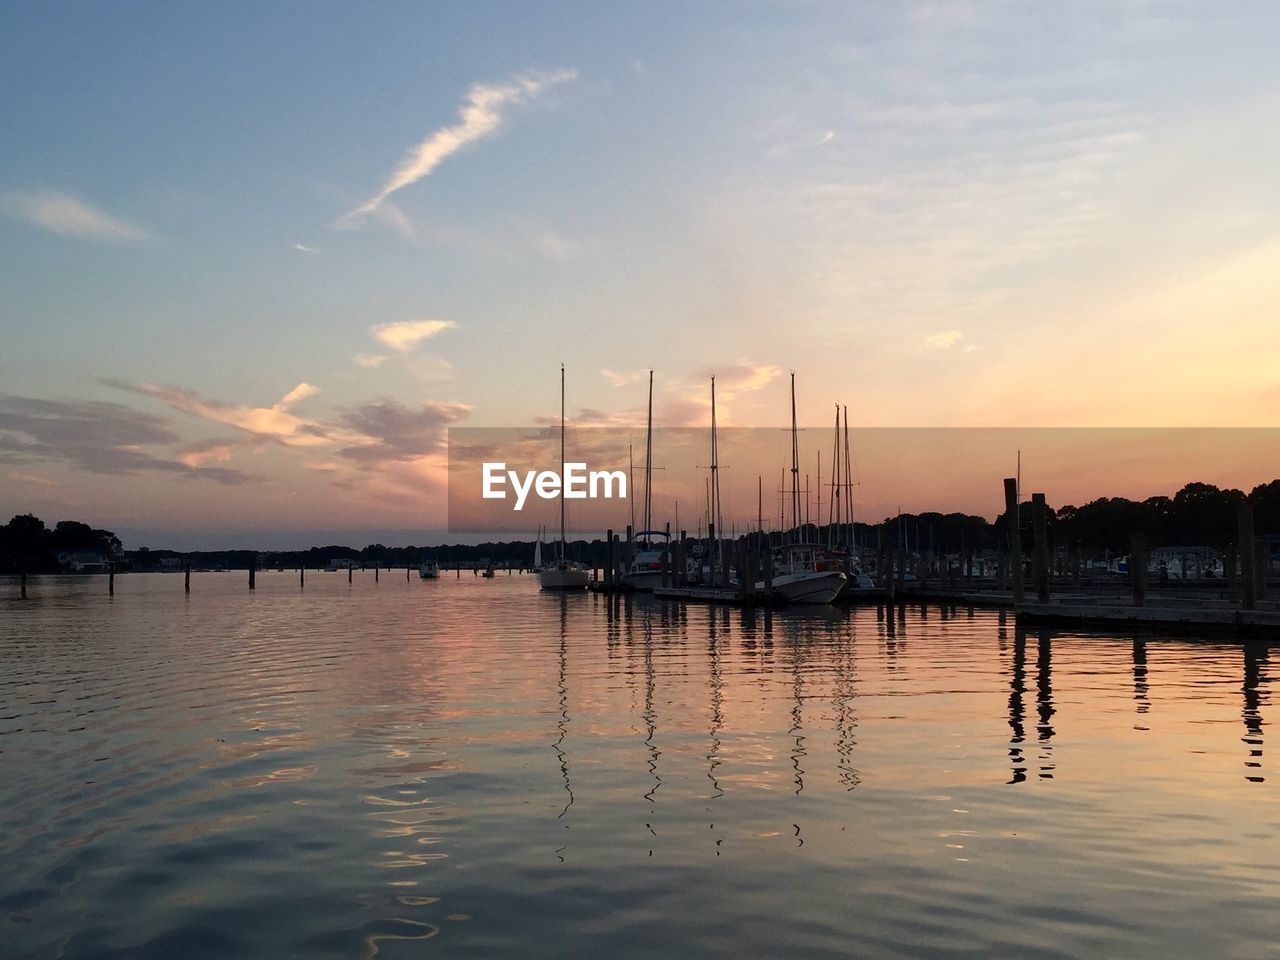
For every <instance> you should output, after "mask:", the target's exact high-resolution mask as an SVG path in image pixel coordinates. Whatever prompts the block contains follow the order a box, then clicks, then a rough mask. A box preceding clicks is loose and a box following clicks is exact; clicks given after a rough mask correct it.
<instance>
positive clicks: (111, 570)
mask: <svg viewBox="0 0 1280 960" xmlns="http://www.w3.org/2000/svg"><path fill="white" fill-rule="evenodd" d="M115 595H116V564H115V561H114V560H111V561H108V562H107V596H109V597H114V596H115Z"/></svg>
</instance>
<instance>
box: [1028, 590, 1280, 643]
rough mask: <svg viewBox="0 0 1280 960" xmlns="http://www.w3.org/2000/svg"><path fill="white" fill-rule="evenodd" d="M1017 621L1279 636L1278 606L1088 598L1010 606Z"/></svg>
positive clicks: (1257, 637) (1276, 637)
mask: <svg viewBox="0 0 1280 960" xmlns="http://www.w3.org/2000/svg"><path fill="white" fill-rule="evenodd" d="M1014 612H1015V614H1016V615H1017V618H1018V620H1019V621H1020V622H1026V623H1043V624H1049V625H1055V626H1071V627H1082V628H1095V627H1096V628H1102V629H1114V628H1116V627H1125V628H1138V629H1154V630H1168V631H1171V632H1176V633H1210V634H1214V635H1218V636H1220V635H1223V634H1228V635H1234V636H1242V637H1251V638H1256V639H1268V640H1271V639H1274V640H1280V609H1276V608H1274V607H1270V608H1268V609H1257V610H1245V609H1242V608H1241V607H1239V606H1230V605H1226V604H1211V603H1197V602H1183V603H1172V604H1161V605H1158V606H1141V607H1138V606H1133V605H1130V604H1122V603H1106V602H1099V601H1096V600H1092V601H1091V600H1089V599H1087V598H1080V599H1074V598H1073V599H1064V600H1059V601H1056V602H1049V603H1023V604H1019V605H1018V606H1016V607H1015V608H1014Z"/></svg>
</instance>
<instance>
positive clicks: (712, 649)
mask: <svg viewBox="0 0 1280 960" xmlns="http://www.w3.org/2000/svg"><path fill="white" fill-rule="evenodd" d="M707 626H708V630H707V659H708V661H709V663H710V669H711V677H710V686H711V730H710V734H711V747H710V749H709V750H708V751H707V779H708V780H710V781H711V788H712V790H714V791H715V792H714V793H713V794H712V795H711V798H710V799H712V800H716V799H718V798H720V797H723V796H724V791H723V790H722V789H720V781H719V780H717V779H716V768H717V767H718V766H720V728H721V727H723V726H724V678H723V675H722V672H721V664H720V657H721V653H720V637H719V634H718V633H717V631H716V621H715V618H714V617H712V618H710V619H709V621H708V624H707Z"/></svg>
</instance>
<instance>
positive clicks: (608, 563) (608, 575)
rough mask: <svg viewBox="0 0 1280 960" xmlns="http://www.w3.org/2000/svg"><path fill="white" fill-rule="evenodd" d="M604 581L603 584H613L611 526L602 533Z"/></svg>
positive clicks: (610, 585)
mask: <svg viewBox="0 0 1280 960" xmlns="http://www.w3.org/2000/svg"><path fill="white" fill-rule="evenodd" d="M604 537H605V542H604V582H605V586H609V587H612V586H613V528H612V527H610V528H609V529H608V530H606V531H605V533H604Z"/></svg>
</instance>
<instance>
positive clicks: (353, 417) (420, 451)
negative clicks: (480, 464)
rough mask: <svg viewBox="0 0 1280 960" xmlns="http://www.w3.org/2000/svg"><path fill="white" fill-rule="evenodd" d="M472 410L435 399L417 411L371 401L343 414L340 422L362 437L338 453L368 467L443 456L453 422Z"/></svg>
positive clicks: (394, 404) (385, 402)
mask: <svg viewBox="0 0 1280 960" xmlns="http://www.w3.org/2000/svg"><path fill="white" fill-rule="evenodd" d="M470 412H471V408H470V407H468V406H467V405H466V404H462V403H439V402H436V401H434V400H427V401H424V402H423V403H422V404H421V405H420V406H419V407H418V409H416V410H414V409H411V408H409V407H406V406H404V405H402V404H400V403H397V402H396V401H394V400H381V401H378V402H375V403H368V404H365V405H364V406H361V407H357V408H355V409H353V410H348V411H346V412H345V413H343V414H342V415H341V416H340V417H339V419H338V422H339V424H340V425H341V426H343V427H344V428H346V429H347V430H350V431H352V432H353V433H355V434H357V435H359V436H360V438H361V439H360V442H358V443H353V444H351V445H350V446H347V447H344V448H343V449H341V450H339V451H338V453H339V454H340V455H342V456H344V457H346V458H348V459H350V460H355V461H358V462H360V463H361V464H364V465H367V466H377V465H381V464H385V463H387V462H391V461H411V460H418V459H421V458H425V457H429V456H432V455H440V454H442V453H443V452H444V444H445V432H446V430H447V428H448V426H449V424H451V423H455V422H457V421H458V420H461V419H463V418H465V417H466V416H467V415H468V414H469V413H470Z"/></svg>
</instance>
